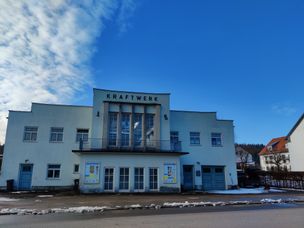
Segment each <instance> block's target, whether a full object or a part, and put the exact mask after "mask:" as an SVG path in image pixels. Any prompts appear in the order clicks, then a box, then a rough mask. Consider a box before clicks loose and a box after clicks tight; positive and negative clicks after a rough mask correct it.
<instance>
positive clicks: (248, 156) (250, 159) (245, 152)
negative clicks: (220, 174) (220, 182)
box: [235, 144, 264, 170]
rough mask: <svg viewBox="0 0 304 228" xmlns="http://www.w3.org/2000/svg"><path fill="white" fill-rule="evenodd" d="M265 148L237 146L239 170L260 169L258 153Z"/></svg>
mask: <svg viewBox="0 0 304 228" xmlns="http://www.w3.org/2000/svg"><path fill="white" fill-rule="evenodd" d="M263 147H264V145H263V144H235V155H236V165H237V169H239V170H243V169H245V168H260V159H259V155H258V153H259V152H260V151H261V149H262V148H263Z"/></svg>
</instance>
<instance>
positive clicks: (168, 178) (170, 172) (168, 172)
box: [163, 164, 176, 184]
mask: <svg viewBox="0 0 304 228" xmlns="http://www.w3.org/2000/svg"><path fill="white" fill-rule="evenodd" d="M163 180H164V184H176V164H165V165H164V176H163Z"/></svg>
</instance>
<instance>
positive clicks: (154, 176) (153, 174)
mask: <svg viewBox="0 0 304 228" xmlns="http://www.w3.org/2000/svg"><path fill="white" fill-rule="evenodd" d="M149 189H150V190H158V169H157V168H150V169H149Z"/></svg>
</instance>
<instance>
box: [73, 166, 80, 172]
mask: <svg viewBox="0 0 304 228" xmlns="http://www.w3.org/2000/svg"><path fill="white" fill-rule="evenodd" d="M76 166H78V171H77V172H76V171H75V168H76ZM79 168H80V165H79V164H74V166H73V173H74V174H79Z"/></svg>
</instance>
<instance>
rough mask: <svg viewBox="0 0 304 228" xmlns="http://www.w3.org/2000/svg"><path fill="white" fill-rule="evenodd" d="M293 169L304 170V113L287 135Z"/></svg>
mask: <svg viewBox="0 0 304 228" xmlns="http://www.w3.org/2000/svg"><path fill="white" fill-rule="evenodd" d="M287 138H288V150H289V154H290V166H291V171H301V172H304V113H303V114H302V116H301V117H300V118H299V120H298V121H297V122H296V124H295V125H294V126H293V128H292V129H291V130H290V132H289V133H288V135H287Z"/></svg>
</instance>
